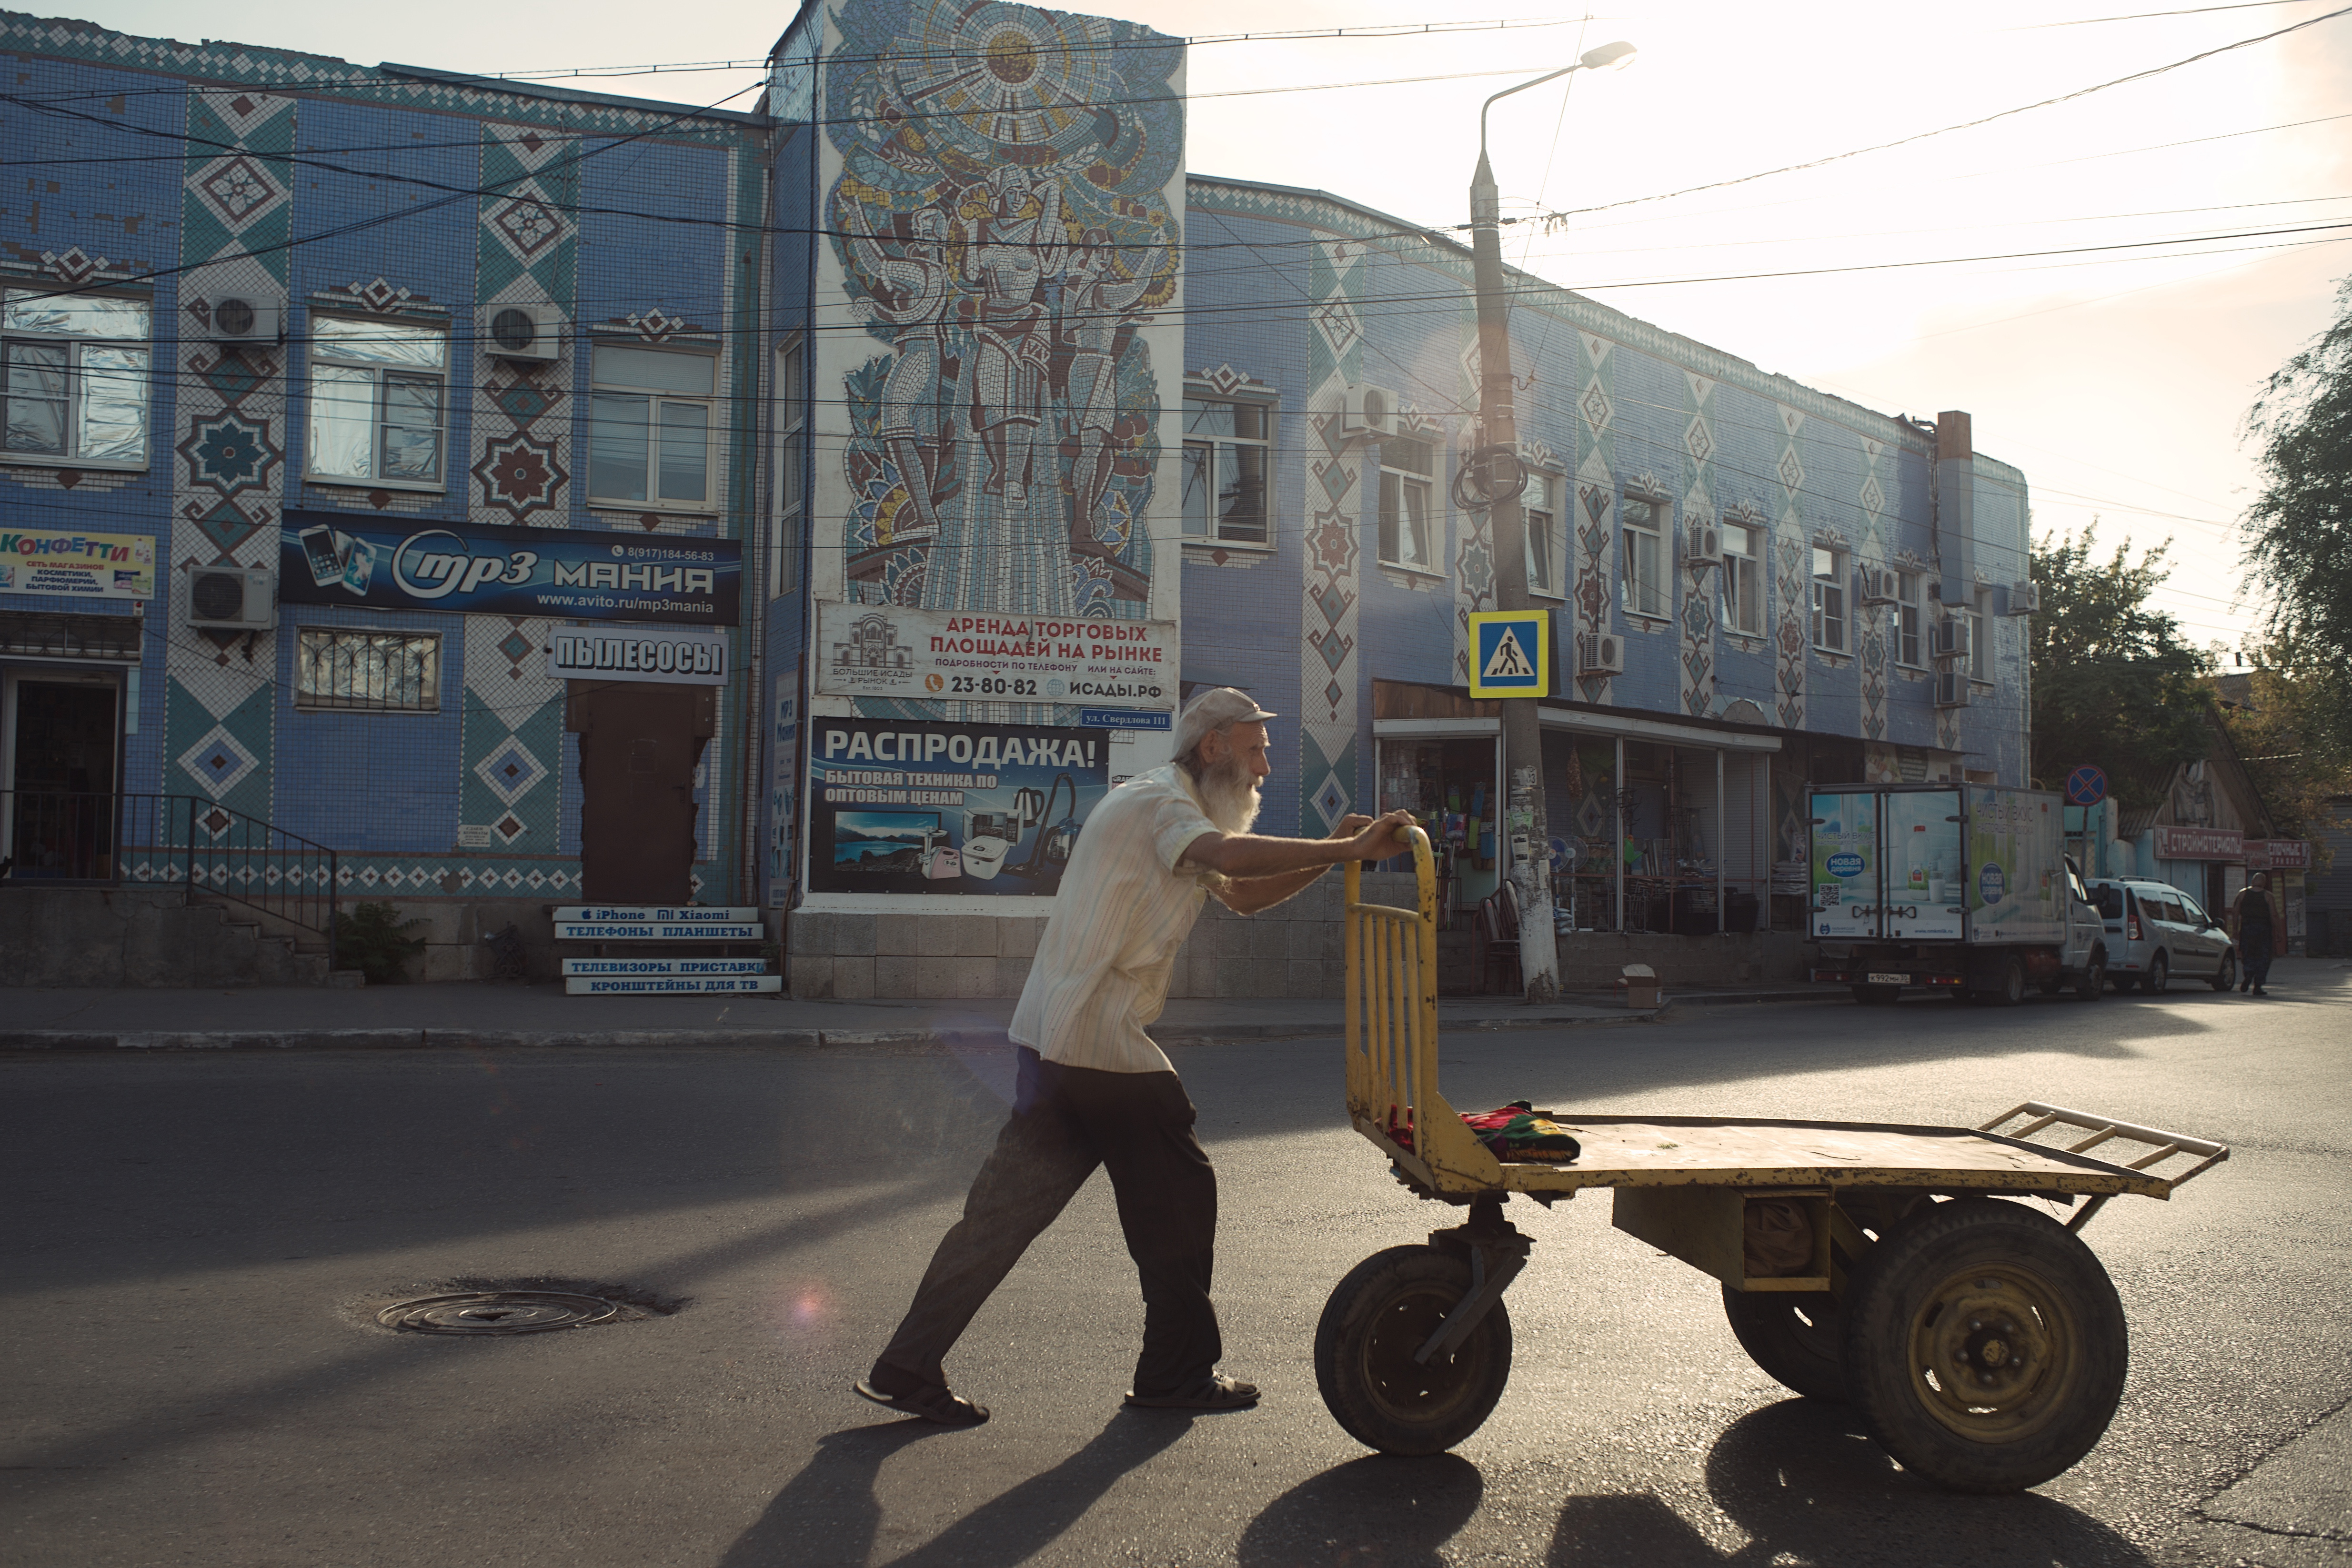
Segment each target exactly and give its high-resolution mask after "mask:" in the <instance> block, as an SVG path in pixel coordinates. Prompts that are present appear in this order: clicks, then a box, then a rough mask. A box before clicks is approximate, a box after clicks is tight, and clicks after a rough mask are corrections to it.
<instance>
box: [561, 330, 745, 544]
mask: <svg viewBox="0 0 2352 1568" xmlns="http://www.w3.org/2000/svg"><path fill="white" fill-rule="evenodd" d="M591 374H592V375H593V379H594V382H595V386H594V390H593V394H592V395H591V399H590V404H591V408H590V423H589V429H588V501H589V504H590V505H592V506H595V505H612V506H635V507H656V508H659V507H668V508H675V509H679V510H688V511H707V510H709V509H710V506H711V504H712V497H711V488H712V487H711V482H710V476H711V469H712V468H713V467H714V466H715V464H714V462H713V460H712V449H711V447H712V440H713V437H715V436H716V435H717V433H718V425H717V421H716V420H715V419H713V418H712V408H711V401H712V397H711V395H712V392H713V390H714V388H715V387H716V385H717V384H718V374H719V361H718V359H717V358H716V357H715V356H713V355H710V354H707V353H694V352H692V351H690V350H678V349H641V348H634V347H629V346H626V345H624V344H620V343H598V344H597V345H596V348H595V353H594V358H593V371H592V373H591Z"/></svg>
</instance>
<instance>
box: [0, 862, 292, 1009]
mask: <svg viewBox="0 0 2352 1568" xmlns="http://www.w3.org/2000/svg"><path fill="white" fill-rule="evenodd" d="M324 945H325V944H324V943H323V942H320V943H319V950H318V951H311V952H302V951H299V950H298V949H297V946H296V942H295V939H294V938H293V937H291V936H289V935H280V934H272V933H271V932H269V931H265V930H264V929H263V926H262V923H261V919H260V917H259V916H258V915H257V914H256V913H253V912H251V911H247V910H239V909H236V908H233V907H231V908H224V907H222V906H221V905H218V904H191V903H189V902H188V901H187V895H186V893H185V892H184V891H183V890H181V889H177V888H44V887H39V886H37V885H32V884H27V883H22V882H12V883H10V884H8V885H7V886H6V887H5V888H0V971H5V973H7V975H8V977H9V979H8V984H12V985H37V986H45V987H46V986H126V985H130V986H153V985H165V986H183V985H203V986H233V985H324V984H327V983H328V965H327V955H326V953H325V952H324V951H323V949H324Z"/></svg>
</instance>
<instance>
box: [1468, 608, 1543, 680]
mask: <svg viewBox="0 0 2352 1568" xmlns="http://www.w3.org/2000/svg"><path fill="white" fill-rule="evenodd" d="M1470 695H1471V696H1473V697H1549V696H1550V695H1551V615H1550V613H1549V611H1545V610H1480V611H1477V612H1475V614H1473V615H1472V616H1471V617H1470Z"/></svg>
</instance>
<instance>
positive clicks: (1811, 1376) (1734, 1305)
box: [1723, 1285, 1846, 1404]
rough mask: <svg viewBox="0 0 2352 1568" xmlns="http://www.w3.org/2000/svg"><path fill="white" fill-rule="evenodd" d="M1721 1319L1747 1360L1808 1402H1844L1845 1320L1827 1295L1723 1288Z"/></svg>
mask: <svg viewBox="0 0 2352 1568" xmlns="http://www.w3.org/2000/svg"><path fill="white" fill-rule="evenodd" d="M1723 1315H1724V1316H1725V1317H1727V1318H1728V1319H1730V1320H1731V1334H1732V1337H1733V1338H1734V1339H1736V1340H1738V1342H1739V1348H1740V1349H1741V1350H1744V1351H1746V1352H1748V1360H1750V1361H1752V1362H1754V1363H1756V1364H1757V1365H1758V1366H1760V1367H1762V1368H1763V1369H1764V1370H1765V1371H1766V1372H1768V1373H1771V1375H1772V1377H1773V1378H1774V1379H1775V1380H1776V1381H1778V1382H1779V1383H1780V1385H1781V1386H1782V1387H1784V1388H1788V1389H1790V1390H1792V1391H1793V1392H1795V1393H1798V1394H1803V1395H1804V1396H1805V1397H1806V1398H1808V1399H1828V1400H1833V1401H1835V1402H1837V1403H1839V1404H1843V1403H1844V1402H1845V1397H1846V1392H1845V1314H1844V1313H1843V1312H1842V1311H1840V1310H1838V1300H1837V1298H1836V1297H1835V1296H1832V1295H1831V1294H1830V1293H1829V1292H1828V1291H1826V1290H1821V1291H1810V1290H1809V1291H1804V1292H1798V1291H1793V1290H1735V1289H1732V1288H1731V1287H1730V1286H1728V1285H1726V1286H1725V1287H1724V1288H1723Z"/></svg>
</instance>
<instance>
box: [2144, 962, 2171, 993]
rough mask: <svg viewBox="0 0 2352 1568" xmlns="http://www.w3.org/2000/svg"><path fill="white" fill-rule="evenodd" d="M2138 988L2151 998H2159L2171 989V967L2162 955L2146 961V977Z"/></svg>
mask: <svg viewBox="0 0 2352 1568" xmlns="http://www.w3.org/2000/svg"><path fill="white" fill-rule="evenodd" d="M2139 988H2140V989H2141V990H2143V991H2145V992H2147V994H2149V995H2151V996H2161V995H2163V994H2165V993H2166V992H2167V991H2168V990H2170V989H2171V988H2172V965H2171V963H2170V962H2169V961H2168V960H2167V959H2166V958H2165V956H2164V954H2162V953H2160V952H2159V953H2158V954H2157V955H2156V956H2155V957H2154V958H2151V959H2149V960H2148V961H2147V977H2146V978H2145V979H2143V980H2142V981H2141V982H2140V983H2139Z"/></svg>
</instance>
